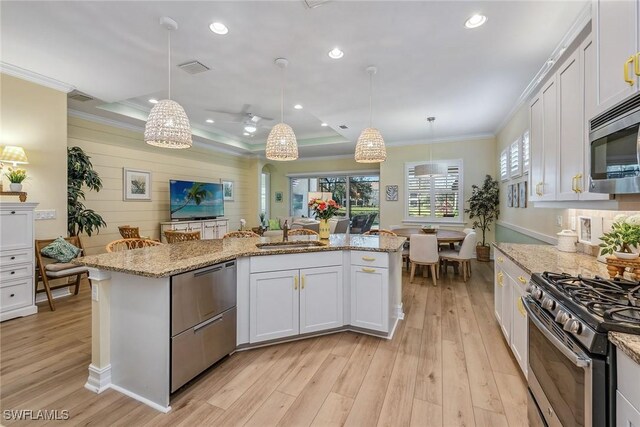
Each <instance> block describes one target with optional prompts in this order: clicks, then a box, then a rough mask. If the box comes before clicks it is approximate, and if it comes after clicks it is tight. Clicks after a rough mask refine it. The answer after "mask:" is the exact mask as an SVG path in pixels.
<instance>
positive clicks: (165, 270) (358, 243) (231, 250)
mask: <svg viewBox="0 0 640 427" xmlns="http://www.w3.org/2000/svg"><path fill="white" fill-rule="evenodd" d="M309 240H317V237H316V236H291V237H289V242H298V241H302V242H304V241H309ZM405 240H406V238H404V237H394V236H379V237H378V236H363V235H360V234H358V235H348V234H332V235H331V236H330V238H329V240H323V241H322V242H326V244H325V245H323V246H314V247H306V248H299V247H298V248H277V249H268V250H264V249H259V248H258V247H257V246H256V244H259V243H275V242H281V241H282V237H260V238H258V237H255V238H227V239H216V240H198V241H191V242H181V243H174V244H170V245H158V246H152V247H148V248H142V249H133V250H130V251H122V252H112V253H105V254H100V255H88V256H86V257H82V258H78V259H77V260H75V261H74V262H75V263H76V264H81V265H86V266H87V267H93V268H99V269H102V270H110V271H118V272H121V273H128V274H135V275H138V276H146V277H167V276H172V275H174V274H178V273H183V272H185V271H190V270H195V269H197V268H202V267H207V266H209V265H213V264H217V263H219V262H225V261H229V260H232V259H236V258H239V257H247V256H262V255H281V254H295V253H306V252H321V251H340V250H362V251H374V252H396V251H399V250H402V247H403V244H404V242H405Z"/></svg>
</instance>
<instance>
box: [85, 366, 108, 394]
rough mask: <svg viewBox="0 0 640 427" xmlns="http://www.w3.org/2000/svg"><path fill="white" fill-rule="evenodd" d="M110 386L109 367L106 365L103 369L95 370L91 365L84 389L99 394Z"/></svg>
mask: <svg viewBox="0 0 640 427" xmlns="http://www.w3.org/2000/svg"><path fill="white" fill-rule="evenodd" d="M110 386H111V365H107V366H105V367H104V368H97V367H95V366H93V365H89V378H87V382H86V384H85V385H84V388H86V389H88V390H91V391H92V392H94V393H98V394H100V393H102V392H103V391H105V390H106V389H108V388H109V387H110Z"/></svg>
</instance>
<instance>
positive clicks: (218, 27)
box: [209, 22, 229, 35]
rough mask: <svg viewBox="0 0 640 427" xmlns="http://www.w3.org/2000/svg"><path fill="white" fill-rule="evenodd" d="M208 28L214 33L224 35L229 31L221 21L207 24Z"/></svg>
mask: <svg viewBox="0 0 640 427" xmlns="http://www.w3.org/2000/svg"><path fill="white" fill-rule="evenodd" d="M209 29H210V30H211V31H213V32H214V33H216V34H220V35H225V34H227V33H228V32H229V29H228V28H227V26H226V25H224V24H223V23H222V22H214V23H212V24H211V25H209Z"/></svg>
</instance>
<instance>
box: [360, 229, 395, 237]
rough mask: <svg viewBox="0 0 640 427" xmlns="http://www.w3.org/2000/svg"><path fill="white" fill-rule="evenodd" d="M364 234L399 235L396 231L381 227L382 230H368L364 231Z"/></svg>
mask: <svg viewBox="0 0 640 427" xmlns="http://www.w3.org/2000/svg"><path fill="white" fill-rule="evenodd" d="M362 234H363V235H364V236H375V235H376V234H377V235H382V236H397V234H396V233H394V232H393V231H389V230H385V229H381V230H369V231H367V232H364V233H362Z"/></svg>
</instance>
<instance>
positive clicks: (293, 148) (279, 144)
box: [265, 58, 298, 161]
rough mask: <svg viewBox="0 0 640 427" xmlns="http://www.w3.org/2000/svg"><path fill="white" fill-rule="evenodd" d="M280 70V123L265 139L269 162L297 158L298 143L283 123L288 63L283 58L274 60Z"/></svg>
mask: <svg viewBox="0 0 640 427" xmlns="http://www.w3.org/2000/svg"><path fill="white" fill-rule="evenodd" d="M275 64H276V65H277V66H278V67H280V68H281V69H282V89H281V91H280V123H278V124H277V125H275V126H274V127H273V128H272V129H271V132H269V137H268V138H267V147H266V150H265V151H266V156H267V159H269V160H278V161H288V160H296V159H297V158H298V141H297V140H296V134H295V133H294V132H293V129H291V126H289V125H288V124H286V123H284V70H285V68H287V65H289V61H287V60H286V59H284V58H278V59H276V60H275Z"/></svg>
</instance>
